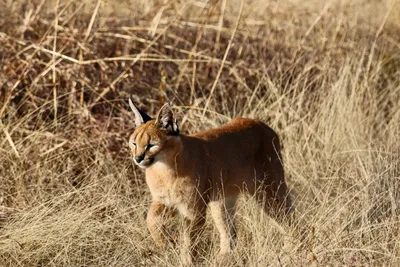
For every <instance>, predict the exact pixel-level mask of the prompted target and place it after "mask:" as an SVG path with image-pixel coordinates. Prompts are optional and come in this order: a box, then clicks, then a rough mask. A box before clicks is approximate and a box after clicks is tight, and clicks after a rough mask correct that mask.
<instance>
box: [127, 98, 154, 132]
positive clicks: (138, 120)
mask: <svg viewBox="0 0 400 267" xmlns="http://www.w3.org/2000/svg"><path fill="white" fill-rule="evenodd" d="M129 106H130V107H131V110H132V112H133V114H134V115H135V125H136V127H138V126H140V125H141V124H143V123H146V122H147V121H149V120H151V119H152V118H151V117H150V116H149V115H147V114H146V112H144V111H141V110H140V109H138V108H137V107H136V106H135V104H133V102H132V99H131V98H129Z"/></svg>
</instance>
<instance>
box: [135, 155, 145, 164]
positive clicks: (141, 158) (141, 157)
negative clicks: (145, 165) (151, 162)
mask: <svg viewBox="0 0 400 267" xmlns="http://www.w3.org/2000/svg"><path fill="white" fill-rule="evenodd" d="M143 159H144V155H140V156H136V157H135V160H136V162H137V163H140V162H141V161H142V160H143Z"/></svg>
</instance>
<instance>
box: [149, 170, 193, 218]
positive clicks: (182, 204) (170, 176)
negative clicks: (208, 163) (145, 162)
mask: <svg viewBox="0 0 400 267" xmlns="http://www.w3.org/2000/svg"><path fill="white" fill-rule="evenodd" d="M154 167H156V168H149V169H147V170H146V183H147V185H148V187H149V189H150V192H151V195H152V197H153V200H156V201H159V202H161V203H163V204H165V205H166V206H169V207H174V208H176V209H178V210H179V211H180V212H181V213H182V214H183V215H186V216H189V217H190V214H188V213H190V212H189V211H188V210H189V209H190V206H191V203H192V200H193V193H194V192H195V191H196V190H195V188H194V185H193V183H191V181H190V178H189V177H177V175H176V172H174V171H173V170H171V169H170V168H168V167H166V166H163V165H158V166H157V165H156V166H154Z"/></svg>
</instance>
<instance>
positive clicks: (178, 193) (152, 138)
mask: <svg viewBox="0 0 400 267" xmlns="http://www.w3.org/2000/svg"><path fill="white" fill-rule="evenodd" d="M129 104H130V107H131V109H132V111H133V113H134V115H135V124H136V129H135V131H134V132H133V134H132V135H131V136H130V140H129V146H130V149H131V150H132V154H133V159H134V161H135V163H136V164H137V165H138V166H139V167H140V168H143V169H145V173H146V183H147V185H148V187H149V189H150V192H151V195H152V203H151V206H150V209H149V211H148V215H147V226H148V229H149V231H150V234H151V236H152V238H153V239H154V241H155V242H156V244H157V245H158V246H160V247H161V248H165V247H166V246H167V244H168V241H167V240H168V238H167V237H168V233H167V230H166V229H165V227H164V218H165V216H163V215H164V213H165V211H166V210H167V209H170V208H172V209H175V210H177V211H179V213H180V214H181V215H183V217H184V218H185V233H184V239H183V244H182V245H183V248H184V252H183V254H182V256H183V260H184V262H185V263H189V264H190V263H191V262H192V261H193V260H194V259H195V258H196V255H197V253H198V249H197V245H198V242H197V240H198V236H199V234H200V233H201V231H202V228H203V224H204V222H205V218H206V209H207V207H209V208H210V211H211V215H212V218H213V220H214V222H215V225H216V227H217V229H218V231H219V234H220V251H219V256H224V255H226V254H229V253H231V252H232V250H233V247H234V241H235V236H236V232H235V227H234V222H233V219H234V215H235V204H236V200H237V198H238V195H239V194H240V193H242V192H247V193H249V194H251V195H254V196H255V198H256V199H257V200H258V201H259V203H260V204H261V205H262V206H263V207H264V209H265V210H266V212H268V213H269V214H276V213H281V214H285V213H289V212H290V211H291V205H292V204H291V200H290V197H289V195H288V192H287V185H286V183H285V179H284V170H283V165H282V158H281V153H280V143H279V138H278V135H277V134H276V133H275V131H274V130H272V129H271V128H270V127H268V126H267V125H266V124H264V123H263V122H261V121H258V120H253V119H245V118H237V119H233V120H232V121H231V122H229V123H228V124H226V125H224V126H221V127H219V128H216V129H212V130H208V131H204V132H200V133H196V134H191V135H184V134H180V132H179V128H178V124H177V121H176V119H175V118H174V113H173V111H172V109H171V107H170V105H169V104H165V105H164V106H163V107H162V108H161V109H160V111H159V112H158V115H157V117H156V119H152V118H150V117H149V116H148V115H147V114H146V113H144V112H142V111H140V110H139V109H137V108H136V106H135V105H134V104H133V103H132V101H131V99H129Z"/></svg>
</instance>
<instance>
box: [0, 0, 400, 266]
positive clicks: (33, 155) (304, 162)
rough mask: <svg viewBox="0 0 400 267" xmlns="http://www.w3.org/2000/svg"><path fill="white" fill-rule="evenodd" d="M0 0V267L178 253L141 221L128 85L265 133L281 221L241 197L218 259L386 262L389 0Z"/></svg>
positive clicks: (167, 260)
mask: <svg viewBox="0 0 400 267" xmlns="http://www.w3.org/2000/svg"><path fill="white" fill-rule="evenodd" d="M1 5H2V6H1V10H2V16H1V17H0V41H1V45H0V60H1V65H0V67H1V72H0V104H1V105H0V117H1V124H0V144H1V145H0V150H1V153H0V161H1V165H0V265H2V266H153V265H156V266H166V265H168V266H179V264H180V258H179V245H178V246H177V247H175V248H171V249H169V250H168V251H160V250H158V249H157V248H156V247H154V245H153V243H152V241H151V239H150V238H149V236H148V232H147V230H146V226H145V214H146V210H147V207H148V204H149V200H150V194H149V192H148V190H147V187H146V185H145V183H144V180H143V173H142V171H140V170H138V169H137V168H135V167H134V165H133V163H132V161H131V160H130V156H129V154H128V151H127V145H126V141H127V136H128V135H129V133H130V132H132V130H133V122H132V120H133V118H132V116H131V114H130V112H129V109H128V105H127V98H128V96H129V95H130V94H134V95H135V96H136V98H137V99H136V101H137V102H138V103H140V104H141V105H142V107H143V108H144V109H146V110H147V111H148V112H149V113H154V112H156V110H157V109H158V108H159V107H160V102H162V101H166V100H168V101H171V102H173V104H174V105H175V107H174V109H175V110H176V112H177V113H178V115H179V116H180V119H181V128H182V129H183V132H188V133H190V132H196V131H200V130H203V129H207V128H211V127H217V126H218V125H221V124H223V123H225V122H227V121H229V119H231V118H234V117H238V116H244V117H252V118H258V119H261V120H263V121H265V122H266V123H268V124H269V125H271V127H273V128H274V129H276V131H277V132H278V133H279V135H280V136H281V139H282V143H283V146H284V150H283V160H284V163H285V171H286V174H287V180H288V184H289V187H290V188H291V192H292V196H293V199H294V201H295V206H296V218H297V220H296V223H295V224H294V225H293V226H292V227H290V228H288V227H286V228H285V227H284V226H279V225H277V224H276V223H274V222H273V221H271V220H270V219H268V218H267V217H266V216H264V215H263V214H262V212H261V211H260V209H258V207H257V206H256V205H255V203H254V202H253V201H252V199H249V198H243V199H242V200H241V202H240V207H239V209H238V216H237V227H238V232H239V233H238V244H237V249H236V251H235V253H234V255H233V257H232V265H234V266H237V265H238V266H308V265H312V264H314V265H315V264H316V265H320V266H326V265H329V266H366V265H367V266H382V265H385V266H398V265H399V264H400V238H399V230H400V229H399V228H400V221H399V220H400V123H399V122H400V39H399V35H398V33H399V31H400V20H399V18H400V6H399V2H398V1H377V0H376V1H375V0H374V1H366V0H357V1H339V0H337V1H312V0H311V1H297V0H292V1H243V2H241V1H225V0H221V1H209V2H206V1H181V2H179V1H139V0H137V1H133V0H132V1H118V2H111V1H109V2H105V1H104V2H103V1H83V2H82V1H73V0H70V1H5V2H3V3H2V4H1ZM232 145H234V144H232ZM179 223H180V222H179V220H175V221H174V222H173V224H174V225H173V227H174V228H175V229H179ZM282 230H283V231H282ZM175 232H176V234H177V233H178V231H175ZM298 232H302V233H304V234H305V236H304V238H300V237H299V235H298ZM204 239H205V240H210V241H209V242H208V241H207V245H204V246H203V247H204V251H203V253H202V260H201V261H200V264H202V265H205V266H209V265H215V264H218V263H216V262H215V260H214V255H215V252H216V250H217V249H218V245H217V244H218V242H217V239H218V235H217V233H216V230H215V229H214V228H213V225H212V223H211V222H209V223H208V224H207V231H206V234H205V238H204Z"/></svg>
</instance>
